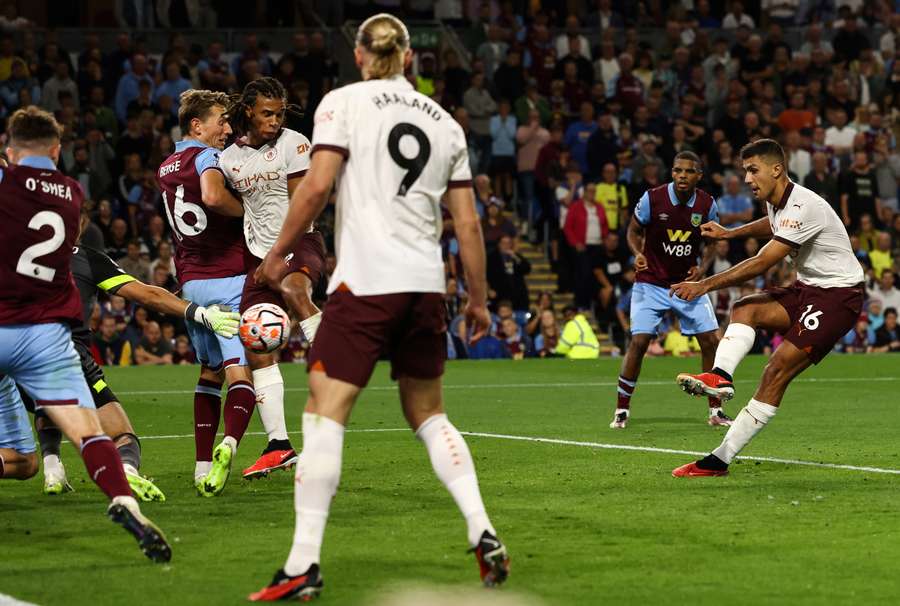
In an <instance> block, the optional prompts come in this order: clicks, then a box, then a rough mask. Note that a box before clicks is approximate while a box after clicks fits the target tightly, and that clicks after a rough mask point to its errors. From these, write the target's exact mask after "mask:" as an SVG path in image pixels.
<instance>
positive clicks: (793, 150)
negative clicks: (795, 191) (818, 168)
mask: <svg viewBox="0 0 900 606" xmlns="http://www.w3.org/2000/svg"><path fill="white" fill-rule="evenodd" d="M801 143H802V142H801V140H800V133H799V132H797V131H795V130H792V131H789V132H788V133H787V135H785V140H784V153H785V156H786V157H787V161H788V171H789V172H790V173H791V178H792V179H793V180H794V181H796V182H797V183H803V181H804V180H806V175H808V174H809V171H810V170H811V169H812V166H811V164H812V159H811V157H810V155H809V152H808V151H806V150H805V149H803V148H802V147H801Z"/></svg>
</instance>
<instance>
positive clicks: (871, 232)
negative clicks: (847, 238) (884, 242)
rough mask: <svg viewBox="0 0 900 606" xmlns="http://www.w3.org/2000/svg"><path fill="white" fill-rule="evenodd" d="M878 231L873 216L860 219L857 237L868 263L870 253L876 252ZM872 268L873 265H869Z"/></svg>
mask: <svg viewBox="0 0 900 606" xmlns="http://www.w3.org/2000/svg"><path fill="white" fill-rule="evenodd" d="M878 233H879V232H878V230H877V229H875V223H874V222H873V221H872V215H870V214H869V213H865V214H863V215H862V216H861V217H860V218H859V229H858V230H857V231H856V234H854V235H856V237H857V238H858V239H859V244H860V247H861V248H862V249H863V250H864V251H865V252H866V261H867V262H868V253H870V252H872V251H873V250H875V244H876V243H877V241H878ZM869 266H870V267H871V263H869Z"/></svg>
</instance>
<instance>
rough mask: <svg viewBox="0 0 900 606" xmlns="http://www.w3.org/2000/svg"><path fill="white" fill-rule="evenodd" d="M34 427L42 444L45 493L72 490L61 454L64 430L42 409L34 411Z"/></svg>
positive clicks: (59, 492)
mask: <svg viewBox="0 0 900 606" xmlns="http://www.w3.org/2000/svg"><path fill="white" fill-rule="evenodd" d="M34 429H35V432H36V433H37V436H38V443H39V444H40V445H41V458H42V459H43V463H44V494H47V495H58V494H62V493H64V492H71V491H72V490H73V488H72V485H71V484H69V480H68V478H67V477H66V468H65V466H64V465H63V462H62V459H61V458H60V454H59V449H60V445H61V444H62V432H61V431H60V430H59V428H58V427H57V426H56V425H54V424H53V422H52V421H51V420H50V418H49V417H47V413H46V412H44V411H43V410H42V409H38V410H36V411H35V413H34Z"/></svg>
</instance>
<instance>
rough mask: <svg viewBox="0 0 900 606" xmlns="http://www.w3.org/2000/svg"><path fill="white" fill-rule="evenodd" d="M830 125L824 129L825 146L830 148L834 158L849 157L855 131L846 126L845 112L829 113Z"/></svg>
mask: <svg viewBox="0 0 900 606" xmlns="http://www.w3.org/2000/svg"><path fill="white" fill-rule="evenodd" d="M831 119H832V125H831V126H830V127H828V128H827V129H825V141H824V143H825V145H826V146H828V147H830V148H832V150H833V151H834V154H835V155H836V156H849V155H850V152H851V151H852V150H853V139H854V138H855V137H856V129H855V128H853V127H851V126H848V125H847V112H846V110H844V109H843V108H836V109H833V110H832V111H831Z"/></svg>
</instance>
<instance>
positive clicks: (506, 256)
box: [487, 235, 531, 311]
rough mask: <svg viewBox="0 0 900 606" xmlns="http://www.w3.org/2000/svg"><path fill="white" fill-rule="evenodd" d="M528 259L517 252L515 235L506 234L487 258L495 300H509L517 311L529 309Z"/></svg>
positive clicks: (489, 283)
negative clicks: (526, 278)
mask: <svg viewBox="0 0 900 606" xmlns="http://www.w3.org/2000/svg"><path fill="white" fill-rule="evenodd" d="M530 272H531V264H530V263H529V262H528V259H526V258H525V257H522V256H520V255H519V254H518V253H516V249H515V238H514V236H509V235H504V236H502V237H501V238H500V240H499V242H498V243H497V248H496V250H494V251H493V252H492V253H491V254H490V255H488V260H487V277H488V285H489V286H490V290H491V295H492V296H491V298H492V299H493V300H495V301H496V300H509V301H510V302H511V303H512V307H513V309H514V310H515V311H527V310H528V303H529V298H528V284H527V283H526V282H525V276H527V275H528V274H529V273H530Z"/></svg>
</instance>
